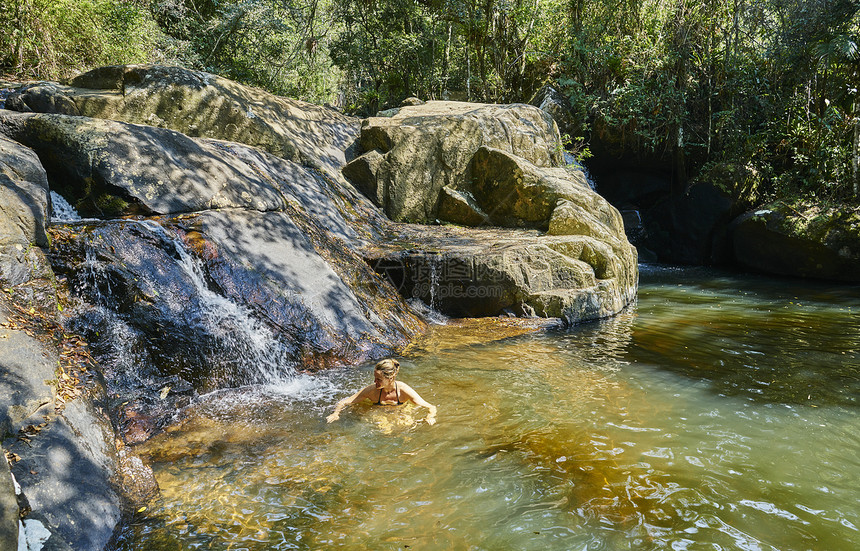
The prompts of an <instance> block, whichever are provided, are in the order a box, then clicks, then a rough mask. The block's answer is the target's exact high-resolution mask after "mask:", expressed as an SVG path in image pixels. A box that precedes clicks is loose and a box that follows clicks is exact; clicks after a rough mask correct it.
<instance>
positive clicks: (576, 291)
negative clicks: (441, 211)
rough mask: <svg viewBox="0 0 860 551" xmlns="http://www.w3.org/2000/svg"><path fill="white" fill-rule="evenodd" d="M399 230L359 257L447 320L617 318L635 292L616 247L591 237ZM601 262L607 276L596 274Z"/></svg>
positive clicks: (432, 228)
mask: <svg viewBox="0 0 860 551" xmlns="http://www.w3.org/2000/svg"><path fill="white" fill-rule="evenodd" d="M396 231H397V233H396V234H392V235H391V236H390V239H389V240H388V241H386V242H384V243H382V244H377V245H372V246H368V247H365V248H364V249H362V250H361V251H360V252H361V254H362V255H363V256H364V257H365V258H367V259H368V262H370V263H371V264H372V265H373V266H374V267H375V269H376V270H377V272H379V273H383V274H386V275H387V276H388V277H389V278H390V279H391V281H392V283H393V284H394V285H395V286H397V287H398V288H399V290H400V292H401V293H402V294H403V295H404V296H411V297H414V298H419V299H421V300H423V301H424V302H426V303H428V304H429V305H431V306H432V307H434V308H436V309H438V310H440V311H442V312H444V313H446V314H447V315H451V316H455V317H480V316H498V315H518V316H526V317H528V316H540V317H551V318H561V319H562V320H564V321H565V323H568V324H573V323H578V322H581V321H588V320H593V319H599V318H604V317H608V316H611V315H614V314H616V313H618V312H619V311H620V310H621V309H622V308H624V307H625V306H626V305H627V304H629V303H630V302H631V301H632V300H633V299H634V298H635V295H636V288H637V280H636V278H635V277H632V276H633V275H634V274H621V275H622V276H623V277H620V278H619V277H617V276H618V274H615V273H613V272H612V271H611V269H612V268H611V267H612V266H613V265H612V263H611V260H610V259H611V258H612V257H613V254H614V253H613V251H612V250H611V248H610V247H609V246H607V245H606V244H604V243H602V242H600V241H598V240H596V239H594V238H591V237H588V236H582V235H546V234H542V233H541V232H538V231H535V230H511V229H503V228H482V229H466V228H459V227H454V226H430V227H428V226H416V225H401V226H398V227H397V230H396ZM598 265H602V266H608V268H607V271H605V272H603V273H599V272H596V271H595V269H594V268H593V266H598ZM619 269H623V266H620V267H619ZM619 282H620V283H623V285H620V284H619Z"/></svg>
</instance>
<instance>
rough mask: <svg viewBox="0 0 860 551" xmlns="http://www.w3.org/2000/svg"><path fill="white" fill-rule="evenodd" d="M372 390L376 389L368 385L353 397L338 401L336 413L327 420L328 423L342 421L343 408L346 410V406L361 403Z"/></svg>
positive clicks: (335, 407) (335, 408)
mask: <svg viewBox="0 0 860 551" xmlns="http://www.w3.org/2000/svg"><path fill="white" fill-rule="evenodd" d="M371 388H374V386H373V385H368V386H366V387H364V388H362V389H361V390H359V391H358V392H356V393H355V394H353V395H352V396H347V397H346V398H343V399H341V400H340V401H338V403H337V404H335V406H334V412H333V413H332V414H331V415H329V416H328V417H326V418H325V420H326V422H327V423H331V422H332V421H337V420H338V419H340V412H341V411H343V408H345V407H346V406H348V405H350V404H352V403H354V402H360V401H361V399H362V396H363V395H364V394H365V393H367V392H368V391H369V390H370V389H371Z"/></svg>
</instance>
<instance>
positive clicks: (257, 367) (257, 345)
mask: <svg viewBox="0 0 860 551" xmlns="http://www.w3.org/2000/svg"><path fill="white" fill-rule="evenodd" d="M138 223H139V224H141V225H142V226H144V227H145V228H147V229H148V230H150V231H151V232H152V233H154V234H156V235H158V236H159V237H160V238H161V239H162V240H164V241H166V242H167V243H169V244H171V245H172V246H173V249H174V250H175V251H176V254H177V256H178V259H177V263H178V264H179V266H180V267H181V268H182V269H183V270H184V271H185V272H186V273H187V274H188V276H189V277H190V279H191V281H192V283H193V285H194V288H195V290H196V292H197V294H198V296H199V304H200V307H201V310H202V312H201V314H202V319H203V322H204V324H205V326H206V329H207V331H208V332H209V333H210V334H212V335H213V336H215V337H216V338H218V339H219V340H222V341H224V342H229V343H231V344H232V345H233V348H234V349H235V350H238V351H241V352H242V353H243V354H241V358H240V359H241V361H242V362H243V363H244V364H245V365H244V369H243V371H245V372H248V373H252V374H253V376H252V379H253V382H256V383H266V384H282V383H284V382H286V381H290V380H292V379H294V378H295V376H296V372H295V370H294V368H293V367H292V364H291V362H290V361H289V356H288V353H287V350H286V349H285V347H284V345H283V344H282V343H281V342H280V341H279V340H278V339H277V337H276V336H275V334H274V333H273V332H272V330H271V329H270V328H269V327H268V326H267V325H266V324H264V323H263V322H261V321H260V320H258V319H257V318H255V317H254V316H253V315H252V313H251V311H250V310H248V309H247V308H245V307H243V306H241V305H239V304H237V303H235V302H233V301H232V300H231V299H229V298H228V297H225V296H222V295H220V294H218V293H216V292H215V291H213V290H212V289H211V288H210V287H209V285H208V283H207V281H206V276H205V274H204V270H203V264H202V262H201V261H200V260H199V259H197V258H196V257H194V256H192V255H191V253H189V252H188V249H187V248H186V246H185V243H183V242H182V241H181V240H179V239H178V238H176V237H174V236H172V235H169V234H168V232H167V231H166V230H165V229H164V228H163V227H162V226H161V225H159V224H157V223H156V222H153V221H151V220H144V221H141V222H138Z"/></svg>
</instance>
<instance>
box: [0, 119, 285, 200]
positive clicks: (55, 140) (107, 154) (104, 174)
mask: <svg viewBox="0 0 860 551" xmlns="http://www.w3.org/2000/svg"><path fill="white" fill-rule="evenodd" d="M0 133H3V134H5V135H6V136H9V137H11V138H13V139H14V140H16V141H18V142H21V143H23V144H25V145H27V146H29V147H31V148H33V149H34V150H35V151H36V153H38V155H39V158H40V159H41V161H42V164H43V165H44V167H45V169H46V170H47V171H48V174H49V175H50V177H51V180H52V182H55V183H56V185H55V189H56V190H57V191H58V192H60V193H61V194H62V195H63V196H64V197H67V199H68V200H69V201H70V202H71V203H72V205H73V206H74V207H75V208H76V209H77V210H78V212H80V213H81V214H82V215H85V216H117V215H123V214H147V215H149V214H169V213H179V212H194V211H198V210H204V209H210V208H228V207H239V206H242V207H247V208H253V209H256V210H261V211H265V210H275V209H279V208H282V207H283V206H284V203H285V201H284V197H283V196H282V194H281V193H280V190H279V189H278V187H277V186H276V185H274V183H273V182H270V181H268V180H266V179H264V178H261V177H260V176H259V175H258V174H256V173H255V172H254V171H253V169H252V168H251V167H249V166H247V165H246V164H244V163H231V162H229V160H226V159H224V157H225V152H224V149H225V148H226V146H225V145H222V144H220V143H218V142H214V141H207V140H199V139H194V138H189V137H188V136H186V135H184V134H180V133H179V132H176V131H173V130H166V129H162V128H155V127H152V126H141V125H135V124H128V123H121V122H116V121H110V120H101V119H92V118H87V117H75V116H68V115H45V114H21V113H11V112H6V113H4V114H0Z"/></svg>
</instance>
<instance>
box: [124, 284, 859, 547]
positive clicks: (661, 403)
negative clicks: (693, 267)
mask: <svg viewBox="0 0 860 551" xmlns="http://www.w3.org/2000/svg"><path fill="white" fill-rule="evenodd" d="M858 312H860V292H858V291H857V290H856V289H849V288H838V289H828V288H826V287H820V288H819V287H810V286H807V287H803V288H797V289H795V288H793V287H792V286H791V284H786V283H779V282H775V281H771V280H749V279H745V280H743V279H738V278H732V277H725V276H714V275H712V274H709V273H707V272H702V271H671V270H653V271H645V272H644V273H643V276H642V283H641V288H640V298H639V302H638V304H637V305H636V306H635V307H633V308H631V309H630V310H629V311H627V312H625V313H623V314H622V315H620V316H618V317H616V318H614V319H611V320H606V321H602V322H599V323H594V324H588V325H583V326H580V327H576V328H574V329H573V330H570V331H565V332H562V331H555V332H553V331H549V332H547V331H543V332H532V333H528V332H524V331H522V330H519V329H512V328H511V327H510V326H505V327H503V328H500V329H498V330H495V329H493V328H492V327H487V326H485V325H481V324H474V323H466V324H463V325H460V326H457V325H454V324H452V325H451V326H437V327H435V328H434V329H433V333H432V334H431V335H429V336H428V337H427V338H426V339H423V340H422V341H421V342H420V343H419V344H418V345H416V347H415V348H414V350H413V352H412V355H411V356H409V357H407V358H404V359H403V361H402V364H403V368H402V370H401V378H402V379H403V380H405V381H407V382H408V383H409V384H411V385H412V386H413V387H415V388H416V390H418V391H419V392H420V393H421V395H422V396H423V397H424V398H425V399H427V400H428V401H430V402H432V403H435V404H437V405H438V406H439V415H438V417H439V422H438V424H437V425H435V426H432V427H431V426H428V425H426V424H425V423H423V422H421V419H423V417H424V415H425V412H424V411H423V410H421V409H420V408H413V407H411V406H409V407H404V408H372V407H370V406H364V407H358V408H354V409H351V410H347V411H346V412H345V413H344V414H342V416H341V420H340V421H338V422H336V423H334V424H331V425H327V424H326V423H325V420H324V417H325V414H326V413H328V412H329V411H330V410H331V408H332V407H333V404H334V402H335V401H337V400H338V399H339V398H341V397H342V396H344V395H346V394H347V393H349V392H351V391H353V390H355V389H357V388H359V387H360V386H362V385H364V384H366V383H367V382H369V381H370V380H371V378H372V375H371V369H372V367H371V366H369V365H368V366H363V367H362V368H360V369H343V370H338V371H334V372H330V373H327V374H326V375H324V376H322V377H317V378H310V377H306V378H301V379H297V380H296V381H294V383H293V384H292V385H291V387H290V388H275V387H253V388H245V389H237V390H232V391H222V392H220V393H217V394H212V395H209V396H207V397H206V398H205V399H204V400H203V401H202V402H201V403H199V404H197V405H195V406H194V407H193V408H191V409H190V410H189V411H188V412H186V413H187V415H186V417H185V419H186V420H185V421H184V422H183V423H181V424H180V425H178V426H177V427H176V428H175V429H174V430H173V431H172V432H170V433H167V434H163V435H161V436H160V437H157V438H156V439H154V440H152V441H150V442H148V443H147V444H146V445H145V448H143V449H140V451H141V452H142V453H144V454H146V455H148V456H149V457H150V459H151V461H152V463H153V466H154V468H155V470H156V475H157V477H158V481H159V484H160V486H161V489H162V497H161V499H160V500H159V501H158V502H157V503H156V504H154V506H153V508H152V509H151V510H150V511H147V512H145V513H143V514H142V515H140V516H139V517H138V518H136V519H135V521H134V523H133V524H132V525H131V526H128V527H127V528H126V530H125V532H124V534H123V535H122V537H121V538H120V542H119V543H118V546H117V547H118V548H119V549H123V550H125V549H128V550H131V549H154V550H174V549H175V550H179V549H249V550H251V549H253V550H264V549H325V548H343V549H353V548H355V549H359V548H362V549H363V548H374V549H378V548H382V549H405V548H409V549H488V550H495V549H559V550H568V549H589V550H593V549H606V550H616V549H791V550H794V549H854V548H858V546H860V501H858V497H857V487H858V481H860V430H858V429H860V421H858V420H857V415H856V408H857V402H856V400H857V391H858V390H860V386H858V385H860V381H858V379H860V375H858V364H860V357H858V350H860V347H858V344H860V343H858V339H860V336H858V334H860V324H858V318H857V316H858ZM482 332H483V336H482ZM407 546H408V547H407Z"/></svg>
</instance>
